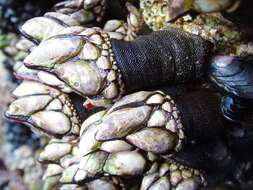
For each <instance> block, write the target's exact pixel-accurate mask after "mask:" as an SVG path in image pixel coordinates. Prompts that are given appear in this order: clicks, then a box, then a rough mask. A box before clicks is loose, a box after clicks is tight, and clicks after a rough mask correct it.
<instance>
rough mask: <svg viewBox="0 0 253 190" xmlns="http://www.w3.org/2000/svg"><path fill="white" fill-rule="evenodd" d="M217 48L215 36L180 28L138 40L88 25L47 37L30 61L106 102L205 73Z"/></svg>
mask: <svg viewBox="0 0 253 190" xmlns="http://www.w3.org/2000/svg"><path fill="white" fill-rule="evenodd" d="M165 41H166V42H165ZM157 46H159V47H161V48H164V51H163V49H160V48H159V49H158V48H157ZM176 47H177V48H176ZM178 48H180V50H179V49H178ZM211 50H212V45H211V43H210V42H208V41H205V40H204V39H202V38H200V37H198V36H196V35H191V34H189V33H185V32H182V31H180V30H178V29H175V28H167V29H166V30H164V31H160V32H157V33H154V34H152V35H147V36H143V37H140V38H138V39H136V40H135V41H133V42H124V41H120V40H116V39H110V37H109V34H108V33H106V32H104V31H102V30H100V29H98V28H88V29H84V30H83V31H82V32H79V33H66V34H61V35H56V36H53V37H49V38H47V39H45V40H44V41H42V42H41V43H40V44H39V45H38V47H36V48H34V49H33V51H32V52H31V53H30V54H29V55H28V56H27V57H26V58H25V60H24V63H25V66H26V67H28V68H30V69H35V70H37V69H38V70H44V71H47V72H49V73H51V74H54V75H56V76H57V78H59V79H60V80H61V81H63V82H64V83H66V86H69V87H71V88H72V89H73V91H75V92H76V93H78V94H80V95H82V96H88V98H89V101H90V102H91V103H92V104H93V105H94V106H106V105H108V104H110V103H111V102H114V101H116V100H117V99H118V98H119V97H120V96H121V95H122V94H123V93H124V92H125V91H127V92H131V91H133V90H139V89H143V88H151V87H155V86H157V85H165V84H169V83H170V84H175V83H182V82H187V81H189V80H194V79H198V78H200V77H201V76H202V75H203V74H204V73H205V68H206V66H205V64H206V63H205V62H206V59H207V58H208V56H209V54H210V52H211ZM125 51H128V52H129V53H130V54H129V55H126V54H125ZM157 55H160V56H157ZM158 65H159V66H158ZM163 67H164V68H166V69H163V72H162V74H161V72H160V71H161V70H162V68H163ZM136 81H141V82H140V83H136Z"/></svg>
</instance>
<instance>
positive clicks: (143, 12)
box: [0, 0, 253, 190]
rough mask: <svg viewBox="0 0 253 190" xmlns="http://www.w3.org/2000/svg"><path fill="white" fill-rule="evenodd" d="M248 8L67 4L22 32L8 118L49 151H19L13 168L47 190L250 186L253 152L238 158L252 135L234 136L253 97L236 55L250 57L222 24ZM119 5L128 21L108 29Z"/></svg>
mask: <svg viewBox="0 0 253 190" xmlns="http://www.w3.org/2000/svg"><path fill="white" fill-rule="evenodd" d="M241 1H243V0H241ZM241 1H239V0H223V1H215V0H214V1H210V0H205V1H204V0H203V1H199V0H193V1H187V0H185V1H177V0H140V1H131V3H130V2H125V1H113V2H112V1H109V0H67V1H62V2H59V3H57V4H56V5H55V6H54V8H53V11H51V12H46V13H45V14H44V15H40V16H38V17H34V18H32V19H29V20H27V21H26V22H24V23H23V24H22V25H21V26H20V33H21V37H20V38H19V39H17V40H16V41H15V46H16V47H15V48H14V49H15V52H14V53H13V54H11V55H9V56H10V57H12V58H13V57H15V59H14V60H13V62H14V63H15V66H14V67H13V71H14V75H15V77H16V78H17V79H19V80H21V82H20V83H19V85H18V86H17V87H16V89H15V90H14V91H13V92H12V95H13V98H14V99H13V100H12V101H10V105H9V106H8V108H7V109H6V112H5V117H6V118H8V119H10V120H14V121H15V122H19V123H23V124H25V125H28V126H29V127H30V128H31V129H32V131H33V132H35V133H36V134H38V135H39V136H40V137H41V139H44V143H42V142H41V144H42V145H41V147H40V149H39V150H37V151H36V152H32V151H31V150H30V149H29V148H27V146H22V147H21V148H20V149H19V150H17V151H15V154H16V155H17V156H16V157H17V158H19V157H20V159H18V160H17V162H15V163H16V164H14V167H15V169H16V168H18V169H20V170H23V171H24V172H25V173H33V172H32V170H34V168H36V169H37V170H36V169H35V171H38V172H37V174H38V175H34V178H35V180H36V178H40V177H41V176H42V174H43V182H42V184H41V183H40V184H37V185H38V186H43V189H46V190H49V189H61V190H64V189H68V190H69V189H73V190H79V189H85V190H86V189H89V190H114V189H115V190H128V189H133V190H135V189H136V190H138V189H141V190H200V189H201V188H203V187H205V186H207V185H210V184H211V185H213V184H217V183H224V181H228V180H234V181H232V182H231V183H232V184H233V183H242V184H243V185H244V184H247V185H248V184H250V182H245V183H243V182H241V181H242V180H241V179H242V177H241V176H243V174H244V173H247V172H246V170H247V169H245V168H246V167H245V165H246V164H245V163H246V162H247V161H248V162H250V159H246V158H245V157H247V156H249V155H250V154H251V152H250V151H249V152H247V153H245V152H244V151H242V149H241V147H244V148H245V147H250V146H251V140H250V139H252V137H251V136H250V134H251V133H249V137H248V136H247V140H245V141H242V142H241V139H240V138H241V137H242V138H243V137H244V136H243V135H245V134H246V132H248V131H250V130H249V129H248V128H243V127H241V128H239V129H240V130H244V131H243V132H244V134H243V135H241V136H240V135H238V133H239V132H238V131H236V129H235V130H234V131H233V132H229V134H226V132H227V130H228V126H230V128H233V129H234V128H236V127H237V126H238V123H240V122H241V120H240V119H241V115H240V114H241V110H247V109H248V107H249V106H247V105H246V104H243V103H242V102H243V101H244V98H247V99H251V98H252V95H251V94H252V92H253V88H252V87H251V86H252V81H253V80H252V77H251V73H253V69H252V66H251V65H250V62H249V60H250V59H249V60H248V59H244V58H238V57H233V56H231V55H241V54H243V53H250V51H251V50H250V48H248V50H245V48H242V47H244V46H245V45H246V44H247V43H248V42H247V41H246V40H243V35H244V33H243V30H242V29H240V28H238V27H237V26H236V25H235V24H234V23H233V22H231V21H229V20H226V19H225V18H223V16H222V15H221V14H220V13H217V12H220V11H225V12H227V13H228V14H229V13H230V12H232V13H233V11H234V10H237V9H238V7H240V4H241ZM122 2H124V4H125V3H126V4H125V6H122ZM112 3H116V4H117V6H119V7H121V8H122V9H124V11H125V12H127V14H128V15H127V16H125V18H123V19H122V18H117V15H114V16H115V17H113V18H107V12H108V11H110V4H112ZM133 4H134V5H133ZM136 5H137V6H136ZM191 11H195V13H194V14H192V13H191ZM196 12H197V13H198V14H199V15H196V14H197V13H196ZM210 12H212V13H210ZM213 12H215V13H213ZM188 13H189V14H188ZM202 13H203V14H202ZM205 13H208V14H205ZM36 16H37V15H36ZM147 26H148V27H149V29H147ZM151 30H153V31H155V32H153V33H152V32H151ZM4 39H5V38H4ZM4 46H5V44H4ZM5 48H6V47H5ZM241 49H243V51H244V52H243V53H242V50H241ZM245 51H246V52H245ZM217 54H223V55H224V56H220V55H219V56H218V55H217ZM207 77H208V78H209V79H210V81H211V82H207V81H206V80H205V79H206V78H207ZM189 83H192V84H189ZM210 84H214V85H216V87H218V89H222V92H221V91H217V90H215V89H214V88H213V87H211V85H210ZM192 85H193V86H194V87H192ZM175 86H176V87H175ZM173 87H175V89H174V88H173ZM179 88H180V89H183V90H182V91H181V90H178V89H179ZM224 91H225V92H226V95H224V94H223V93H224ZM223 95H224V96H223ZM221 97H222V99H221ZM242 99H243V100H242ZM220 105H221V108H222V111H223V112H222V113H221V111H220ZM222 106H223V107H222ZM230 109H231V110H230ZM224 110H225V111H227V112H225V111H224ZM238 113H239V114H238ZM238 115H239V116H240V117H239V116H238ZM234 116H235V117H234ZM236 116H238V117H239V118H236ZM234 118H235V119H234ZM228 120H229V121H228ZM244 122H245V121H244ZM246 123H247V122H246ZM23 127H24V126H23ZM239 129H238V130H239ZM235 133H236V134H235ZM224 134H226V135H224ZM240 134H241V133H240ZM246 135H248V134H246ZM238 139H239V140H238ZM233 143H234V144H233ZM210 144H211V145H212V146H210ZM246 149H247V148H246ZM238 150H239V152H240V151H242V152H243V153H242V154H243V155H241V156H242V157H243V159H241V157H240V156H239V155H237V151H238ZM244 154H245V155H246V156H245V155H244ZM35 158H36V159H37V160H38V162H39V163H41V164H42V165H40V164H39V163H38V162H35V160H34V159H35ZM25 160H26V161H27V162H26V161H25ZM250 169H251V168H250V167H248V170H249V171H250ZM231 170H235V173H236V172H238V173H239V174H240V175H239V174H237V173H236V174H233V176H230V177H228V176H229V175H228V173H229V172H231ZM218 175H220V176H219V177H220V179H216V178H217V176H218ZM245 175H246V174H245ZM238 176H239V177H238ZM219 177H218V178H219ZM29 179H31V177H27V179H26V180H25V182H26V183H29ZM250 180H252V178H251V177H250ZM9 181H11V180H10V178H9ZM238 181H239V182H238ZM8 183H9V182H8ZM0 185H1V184H0ZM207 188H209V187H207Z"/></svg>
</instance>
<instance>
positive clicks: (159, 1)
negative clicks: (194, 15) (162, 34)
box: [140, 0, 240, 31]
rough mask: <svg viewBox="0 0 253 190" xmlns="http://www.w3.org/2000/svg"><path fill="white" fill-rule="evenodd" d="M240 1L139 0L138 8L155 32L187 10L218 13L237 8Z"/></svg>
mask: <svg viewBox="0 0 253 190" xmlns="http://www.w3.org/2000/svg"><path fill="white" fill-rule="evenodd" d="M239 4H240V0H205V1H202V0H184V1H180V0H152V1H150V0H141V1H140V7H141V10H142V14H143V19H144V21H145V23H146V24H147V25H148V26H149V27H150V28H152V29H153V30H155V31H157V30H160V29H162V28H164V27H166V26H167V25H168V22H171V21H173V20H175V19H177V18H179V17H180V16H182V15H184V14H186V13H187V12H188V11H189V10H195V11H197V12H199V13H211V12H219V11H224V10H227V9H231V10H228V11H231V12H232V11H233V10H235V9H236V8H238V6H239Z"/></svg>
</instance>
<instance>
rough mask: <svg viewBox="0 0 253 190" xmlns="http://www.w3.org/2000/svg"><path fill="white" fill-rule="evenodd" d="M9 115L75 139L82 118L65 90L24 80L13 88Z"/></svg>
mask: <svg viewBox="0 0 253 190" xmlns="http://www.w3.org/2000/svg"><path fill="white" fill-rule="evenodd" d="M13 95H14V97H15V98H16V100H14V101H13V102H12V103H11V104H10V106H9V109H8V110H7V111H6V113H5V115H6V117H7V118H9V119H12V120H15V121H17V122H21V123H25V124H27V125H29V126H31V127H32V129H33V130H34V131H36V132H39V133H40V134H46V135H48V136H53V137H56V138H63V137H66V139H72V138H76V136H77V135H78V134H79V129H80V120H79V117H78V116H77V112H76V110H75V108H74V107H73V105H72V103H71V100H70V98H69V97H68V96H67V95H66V94H63V93H62V92H61V91H59V90H57V89H54V88H51V87H49V86H46V85H43V84H40V83H38V82H33V81H23V82H22V83H21V84H20V85H19V86H18V87H17V88H16V90H15V91H14V92H13Z"/></svg>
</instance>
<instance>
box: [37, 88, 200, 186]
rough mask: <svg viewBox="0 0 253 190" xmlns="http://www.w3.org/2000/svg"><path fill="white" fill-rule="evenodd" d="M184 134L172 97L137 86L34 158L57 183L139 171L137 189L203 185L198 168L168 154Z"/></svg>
mask: <svg viewBox="0 0 253 190" xmlns="http://www.w3.org/2000/svg"><path fill="white" fill-rule="evenodd" d="M134 109H136V111H137V112H135V111H134ZM137 109H139V111H138V110H137ZM142 116H144V117H142ZM123 117H125V118H123ZM127 121H128V122H127ZM108 125H110V126H108ZM184 136H185V135H184V129H183V126H182V124H181V121H180V113H179V112H178V110H177V107H176V104H175V103H174V101H173V99H172V98H171V97H170V96H168V95H165V94H163V93H162V92H160V91H154V92H147V91H141V92H137V93H133V94H130V95H127V96H124V97H123V98H122V99H121V100H119V101H117V102H116V103H115V104H114V105H113V106H112V107H111V108H110V109H108V110H105V111H101V112H98V113H96V114H94V115H91V116H90V117H89V118H88V119H87V120H86V121H84V123H83V124H82V127H81V130H80V138H78V139H76V140H74V141H72V142H70V141H68V142H66V141H62V140H52V141H51V142H50V143H49V144H48V145H47V146H46V147H45V149H44V150H43V151H42V153H41V154H40V157H39V160H40V161H41V162H43V163H50V164H49V165H48V169H47V172H46V174H45V177H46V178H49V177H52V176H56V175H57V176H59V179H60V182H61V183H62V184H69V183H70V184H79V185H80V184H89V183H90V181H93V180H95V179H98V178H101V177H103V176H120V177H122V176H129V177H135V176H143V181H142V185H141V189H150V188H151V187H152V188H157V187H159V186H160V185H165V187H166V188H165V189H180V188H182V189H196V188H198V187H201V186H203V185H204V182H205V178H204V174H203V172H202V171H199V170H197V169H193V168H189V167H187V166H184V165H182V164H179V163H176V162H175V161H173V160H171V159H170V158H167V156H169V155H173V154H174V153H175V152H178V151H180V150H181V148H182V143H183V140H184ZM169 157H170V156H169ZM152 188H151V189H152Z"/></svg>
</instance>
